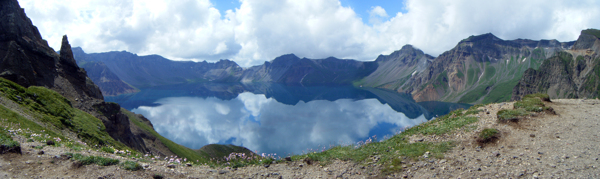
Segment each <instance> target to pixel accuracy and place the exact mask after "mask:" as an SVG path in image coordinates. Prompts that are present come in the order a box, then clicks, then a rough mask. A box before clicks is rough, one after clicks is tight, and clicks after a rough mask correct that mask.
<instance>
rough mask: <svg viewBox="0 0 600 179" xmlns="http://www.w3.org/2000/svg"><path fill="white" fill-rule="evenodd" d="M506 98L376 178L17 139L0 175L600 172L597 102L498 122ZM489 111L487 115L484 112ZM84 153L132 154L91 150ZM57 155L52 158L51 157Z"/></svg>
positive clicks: (353, 168)
mask: <svg viewBox="0 0 600 179" xmlns="http://www.w3.org/2000/svg"><path fill="white" fill-rule="evenodd" d="M512 105H513V104H512V102H508V103H499V104H491V105H487V106H484V107H481V108H480V109H482V112H480V113H479V114H477V116H479V121H478V122H476V124H475V125H477V128H476V129H474V130H470V131H465V130H460V131H458V132H454V133H451V134H446V135H443V136H412V137H411V139H410V140H411V141H413V142H417V141H456V147H454V148H453V149H452V150H451V151H449V152H448V153H446V154H445V157H444V158H443V159H432V158H427V157H425V156H423V157H419V158H418V159H416V160H413V161H410V162H407V163H405V164H404V165H403V167H404V169H403V171H401V172H399V173H395V174H391V175H388V176H382V174H381V172H380V169H381V166H379V165H369V166H366V167H365V166H364V165H363V164H356V163H354V162H351V161H333V162H331V163H330V164H328V165H325V166H321V165H319V164H315V163H313V164H312V165H309V164H306V163H305V162H303V161H293V162H282V163H278V164H271V165H269V167H265V166H249V167H242V168H238V169H226V168H210V167H208V166H191V167H188V166H186V165H177V166H174V168H168V167H167V164H166V162H165V161H156V162H151V163H144V162H140V164H142V165H144V166H145V167H144V168H145V169H144V170H140V171H127V170H123V169H122V168H120V166H118V165H116V166H106V167H102V166H97V165H85V166H79V167H78V165H76V164H75V165H74V164H73V163H74V162H73V161H72V160H67V159H62V158H60V154H62V153H65V152H73V151H71V149H68V148H64V147H48V146H46V147H44V148H43V149H41V150H43V151H44V154H41V155H38V152H39V151H40V150H39V149H34V148H32V147H31V146H39V145H42V143H36V142H25V141H24V140H25V139H24V138H19V139H17V140H19V142H20V143H21V145H22V152H23V154H22V155H20V154H4V155H0V178H152V177H153V176H154V175H155V174H159V175H161V176H163V177H165V178H403V177H406V178H600V169H599V168H598V167H599V166H600V161H599V160H598V158H599V157H600V138H599V136H598V135H600V130H598V129H600V117H599V115H600V100H595V99H594V100H582V99H558V100H553V101H552V102H546V106H549V107H552V108H554V110H555V111H556V113H557V115H553V114H545V113H541V114H537V115H536V116H531V117H526V118H524V119H522V120H520V121H519V122H518V123H516V124H515V123H512V124H507V123H498V122H497V119H496V112H497V111H498V110H500V109H512V107H513V106H512ZM488 112H489V114H488ZM484 128H496V129H498V131H499V132H500V133H501V134H500V137H499V138H498V139H497V140H495V141H494V142H492V143H487V144H486V145H485V146H484V147H481V146H480V144H479V143H478V142H477V136H478V133H479V132H480V131H481V130H482V129H484ZM80 153H82V154H84V155H95V156H104V157H110V158H117V159H120V160H121V161H124V160H132V159H125V158H122V157H120V156H115V155H112V154H106V153H102V152H97V151H85V152H80ZM57 155H58V157H57Z"/></svg>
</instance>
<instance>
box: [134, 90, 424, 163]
mask: <svg viewBox="0 0 600 179" xmlns="http://www.w3.org/2000/svg"><path fill="white" fill-rule="evenodd" d="M156 103H158V104H159V105H157V106H140V107H138V108H135V109H133V110H132V111H133V112H135V113H139V114H143V115H144V116H146V117H147V118H148V119H150V121H151V122H152V123H153V124H154V128H155V130H156V131H157V132H158V133H160V134H161V135H163V136H165V137H166V138H169V139H171V140H173V141H174V142H176V143H179V144H182V145H184V146H186V147H190V148H192V149H198V148H200V147H202V146H204V145H206V144H211V143H231V144H234V145H242V146H245V147H247V148H249V149H250V150H254V151H259V152H265V153H277V154H278V155H285V154H289V153H294V154H300V153H302V152H303V151H304V152H306V150H307V149H309V148H310V149H317V148H320V147H322V146H329V145H330V144H340V143H345V144H348V143H354V142H356V141H359V140H365V139H366V138H368V137H370V136H369V135H370V134H372V133H373V132H374V131H372V130H373V129H374V128H377V126H378V125H382V124H392V126H393V127H392V128H385V127H384V129H383V130H388V131H378V132H377V133H386V134H392V133H393V132H394V130H398V129H400V128H402V127H404V126H407V125H410V126H414V125H416V124H419V123H421V122H423V121H426V119H425V117H424V116H423V115H421V116H419V117H418V118H416V119H409V118H407V117H406V116H405V115H404V114H403V113H399V112H396V111H394V110H393V109H392V108H391V107H390V106H389V105H387V104H381V103H380V102H379V101H378V100H377V99H363V100H352V99H338V100H335V101H326V100H315V101H309V102H302V101H300V102H299V103H298V104H296V105H286V104H283V103H279V102H277V101H276V100H273V99H272V98H266V97H265V95H263V94H253V93H250V92H245V93H241V94H239V96H238V97H237V98H235V99H232V100H221V99H218V98H215V97H208V98H199V97H168V98H163V99H160V100H158V101H157V102H156ZM379 128H381V127H379ZM379 137H380V138H381V136H379Z"/></svg>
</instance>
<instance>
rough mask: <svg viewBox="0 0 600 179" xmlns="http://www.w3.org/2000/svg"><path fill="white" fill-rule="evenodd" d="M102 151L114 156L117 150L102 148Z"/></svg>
mask: <svg viewBox="0 0 600 179" xmlns="http://www.w3.org/2000/svg"><path fill="white" fill-rule="evenodd" d="M100 150H101V151H102V152H106V153H109V154H113V153H115V149H113V148H110V147H102V148H100Z"/></svg>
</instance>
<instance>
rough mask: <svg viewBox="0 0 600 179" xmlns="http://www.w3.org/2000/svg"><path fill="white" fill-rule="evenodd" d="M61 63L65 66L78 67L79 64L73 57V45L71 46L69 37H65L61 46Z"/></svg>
mask: <svg viewBox="0 0 600 179" xmlns="http://www.w3.org/2000/svg"><path fill="white" fill-rule="evenodd" d="M60 62H61V63H63V64H65V65H70V66H73V67H77V62H76V61H75V58H74V57H73V51H72V50H71V44H69V40H68V39H67V35H64V36H63V38H62V44H61V46H60Z"/></svg>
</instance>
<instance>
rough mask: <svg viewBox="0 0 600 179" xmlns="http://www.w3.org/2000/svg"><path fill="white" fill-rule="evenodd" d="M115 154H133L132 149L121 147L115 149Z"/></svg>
mask: <svg viewBox="0 0 600 179" xmlns="http://www.w3.org/2000/svg"><path fill="white" fill-rule="evenodd" d="M114 153H115V154H127V155H131V151H129V150H119V149H115V152H114Z"/></svg>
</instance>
